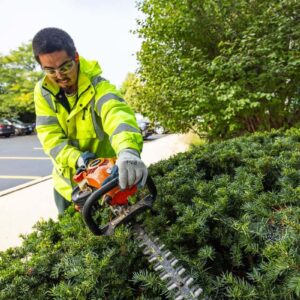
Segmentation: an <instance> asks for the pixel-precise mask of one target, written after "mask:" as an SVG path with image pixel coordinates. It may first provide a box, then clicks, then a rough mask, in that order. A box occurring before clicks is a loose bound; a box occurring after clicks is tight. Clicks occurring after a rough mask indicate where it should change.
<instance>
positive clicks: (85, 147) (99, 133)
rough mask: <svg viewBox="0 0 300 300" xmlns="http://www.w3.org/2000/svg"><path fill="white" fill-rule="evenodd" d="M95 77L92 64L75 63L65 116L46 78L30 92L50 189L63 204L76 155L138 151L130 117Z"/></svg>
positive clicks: (109, 86) (55, 90) (111, 90)
mask: <svg viewBox="0 0 300 300" xmlns="http://www.w3.org/2000/svg"><path fill="white" fill-rule="evenodd" d="M100 75H101V68H100V66H99V64H98V63H97V62H95V61H87V60H85V59H84V58H82V57H80V63H79V75H78V94H77V95H78V96H77V102H76V104H75V106H74V107H73V108H72V110H70V112H69V111H68V109H67V108H66V104H65V102H64V101H63V100H67V99H66V98H65V95H64V93H63V91H62V90H61V89H60V88H59V86H57V85H56V84H54V83H52V82H51V81H50V80H49V79H48V78H47V77H46V76H45V77H44V78H43V79H41V80H40V81H39V82H38V83H37V84H36V86H35V90H34V102H35V112H36V131H37V134H38V138H39V140H40V142H41V144H42V146H43V148H44V151H45V153H46V154H47V155H48V156H49V157H50V158H51V160H52V162H53V172H52V175H53V181H54V187H55V189H56V190H57V191H58V192H59V193H60V194H61V195H62V196H63V197H64V198H65V199H67V200H71V192H72V188H73V186H74V185H75V183H74V182H73V180H72V178H73V176H74V174H75V171H76V162H77V159H78V158H79V156H80V154H81V153H82V152H84V151H90V152H92V153H95V154H96V157H114V156H116V155H117V154H118V153H119V152H120V151H121V150H123V149H126V148H131V149H134V150H136V151H138V152H139V153H140V152H141V150H142V146H143V138H142V135H141V133H140V130H139V127H138V125H137V122H136V119H135V116H134V113H133V111H132V110H131V109H130V107H129V106H128V105H127V104H126V103H125V102H124V100H123V99H122V97H121V95H120V93H119V92H118V91H117V89H116V88H115V86H114V85H112V84H110V83H109V81H107V80H105V79H104V78H102V77H101V76H100Z"/></svg>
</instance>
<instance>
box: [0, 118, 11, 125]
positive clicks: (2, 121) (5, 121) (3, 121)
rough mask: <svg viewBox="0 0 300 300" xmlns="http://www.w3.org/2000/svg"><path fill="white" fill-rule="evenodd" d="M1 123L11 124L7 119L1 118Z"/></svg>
mask: <svg viewBox="0 0 300 300" xmlns="http://www.w3.org/2000/svg"><path fill="white" fill-rule="evenodd" d="M0 123H2V124H5V125H9V122H8V121H7V120H5V119H2V118H1V119H0Z"/></svg>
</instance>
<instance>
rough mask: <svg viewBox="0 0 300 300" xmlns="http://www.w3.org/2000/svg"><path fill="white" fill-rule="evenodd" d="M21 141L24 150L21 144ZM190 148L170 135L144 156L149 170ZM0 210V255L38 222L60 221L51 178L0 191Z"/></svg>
mask: <svg viewBox="0 0 300 300" xmlns="http://www.w3.org/2000/svg"><path fill="white" fill-rule="evenodd" d="M7 140H8V139H7ZM8 141H9V140H8ZM19 141H20V146H21V145H22V140H19ZM1 142H2V140H1V141H0V143H1ZM188 147H189V146H188V145H187V144H186V142H185V138H184V135H177V134H171V135H167V136H164V137H162V138H160V139H155V140H149V141H147V142H145V143H144V149H143V152H142V155H141V156H142V159H143V161H144V162H145V163H146V165H147V166H149V165H150V164H152V163H155V162H158V161H160V160H162V159H167V158H169V157H170V156H172V155H174V154H176V153H178V152H184V151H186V150H187V149H188ZM5 148H7V147H5ZM1 149H2V148H1ZM5 151H7V150H5ZM5 151H4V153H5ZM24 151H25V153H26V151H29V152H28V155H29V154H30V153H32V151H33V150H31V152H30V150H28V149H27V150H24ZM7 154H8V153H6V155H7ZM1 155H3V152H1ZM41 161H42V160H34V164H36V166H37V169H38V167H39V166H40V165H41ZM1 172H2V168H1ZM0 207H1V210H0V251H3V250H5V249H7V248H9V247H15V246H18V245H20V244H21V243H22V239H21V238H20V234H28V233H30V232H31V231H32V227H33V226H34V224H36V223H37V222H38V221H39V220H42V219H44V220H47V219H49V218H52V219H54V220H56V219H57V209H56V206H55V203H54V199H53V185H52V178H51V176H42V177H39V178H36V179H35V180H31V181H29V182H25V183H24V184H22V185H18V186H16V187H12V188H9V189H5V190H2V191H0Z"/></svg>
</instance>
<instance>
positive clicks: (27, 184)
mask: <svg viewBox="0 0 300 300" xmlns="http://www.w3.org/2000/svg"><path fill="white" fill-rule="evenodd" d="M51 178H52V175H48V176H45V177H42V178H39V179H35V180H32V181H29V182H26V183H24V184H20V185H18V186H16V187H13V188H10V189H7V190H4V191H2V192H0V197H2V196H5V195H8V194H11V193H14V192H17V191H19V190H22V189H25V188H27V187H29V186H32V185H36V184H38V183H40V182H43V181H46V180H49V179H51Z"/></svg>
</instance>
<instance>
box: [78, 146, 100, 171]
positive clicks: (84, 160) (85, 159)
mask: <svg viewBox="0 0 300 300" xmlns="http://www.w3.org/2000/svg"><path fill="white" fill-rule="evenodd" d="M95 158H96V155H95V154H94V153H92V152H89V151H85V152H83V153H82V154H81V155H80V156H79V158H78V160H77V163H76V165H77V167H78V168H77V171H76V174H79V173H80V172H82V171H83V170H85V169H86V168H87V165H88V163H89V161H90V160H92V159H95Z"/></svg>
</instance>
